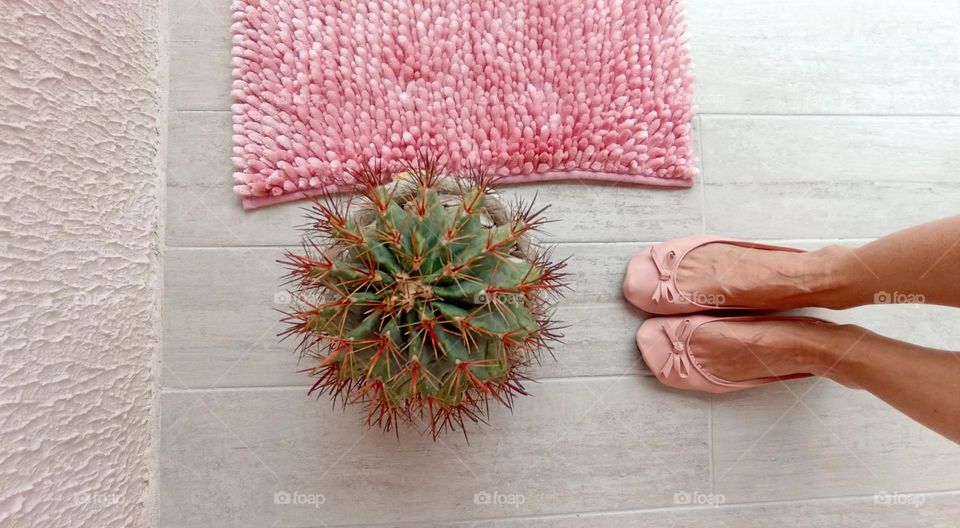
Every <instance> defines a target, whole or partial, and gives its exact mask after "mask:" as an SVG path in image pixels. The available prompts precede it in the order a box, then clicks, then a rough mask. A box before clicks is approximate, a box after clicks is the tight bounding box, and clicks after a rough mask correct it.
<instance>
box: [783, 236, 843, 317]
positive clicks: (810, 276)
mask: <svg viewBox="0 0 960 528" xmlns="http://www.w3.org/2000/svg"><path fill="white" fill-rule="evenodd" d="M854 259H855V256H854V255H853V253H852V252H851V250H850V249H849V248H846V247H843V246H827V247H824V248H820V249H817V250H815V251H809V252H806V253H800V254H797V272H796V287H797V294H796V296H795V297H794V298H793V299H792V301H793V302H792V304H793V306H792V307H794V308H801V307H820V308H833V309H842V308H849V307H852V306H855V305H856V303H851V301H850V300H849V299H848V297H849V294H848V290H849V288H850V286H851V284H852V282H853V276H852V274H851V272H850V270H851V260H854Z"/></svg>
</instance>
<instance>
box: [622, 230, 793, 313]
mask: <svg viewBox="0 0 960 528" xmlns="http://www.w3.org/2000/svg"><path fill="white" fill-rule="evenodd" d="M711 243H723V244H733V245H736V246H743V247H748V248H754V249H767V250H771V251H789V252H792V253H803V250H800V249H795V248H789V247H781V246H769V245H766V244H757V243H755V242H746V241H743V240H734V239H730V238H721V237H717V236H713V235H693V236H688V237H684V238H677V239H674V240H668V241H666V242H662V243H660V244H657V245H655V246H652V247H648V248H646V249H644V250H642V251H640V252H639V253H637V254H636V255H634V256H633V258H631V259H630V262H629V264H627V274H626V277H624V279H623V296H624V297H625V298H626V299H627V300H628V301H630V303H631V304H633V305H634V306H636V307H637V308H640V309H641V310H643V311H645V312H650V313H655V314H659V315H673V314H682V313H693V312H699V311H702V310H717V309H723V310H751V309H754V308H752V307H750V306H731V305H727V304H725V303H724V302H723V296H722V295H712V294H701V293H694V294H685V293H684V292H682V291H681V290H680V288H679V287H678V286H677V268H679V267H680V263H681V262H682V261H683V257H685V256H687V253H690V252H691V251H693V250H694V249H696V248H698V247H700V246H703V245H705V244H711Z"/></svg>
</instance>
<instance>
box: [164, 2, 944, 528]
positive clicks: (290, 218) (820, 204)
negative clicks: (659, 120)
mask: <svg viewBox="0 0 960 528" xmlns="http://www.w3.org/2000/svg"><path fill="white" fill-rule="evenodd" d="M687 5H688V18H689V29H688V32H689V35H690V40H691V48H692V52H693V55H694V60H695V63H696V65H697V73H698V81H697V86H696V88H697V94H698V96H697V97H698V101H699V105H700V115H699V117H698V118H697V123H696V125H697V132H696V134H697V140H698V144H699V151H700V154H701V167H702V171H703V173H702V176H701V178H700V179H699V181H698V183H697V186H696V187H695V188H694V189H692V190H659V189H648V188H643V189H639V188H628V187H622V186H621V187H616V186H609V185H606V186H605V185H590V186H584V185H580V184H574V183H567V184H553V185H536V186H520V187H514V188H512V189H511V190H510V192H511V193H516V194H519V195H524V196H530V195H532V194H533V193H534V192H537V191H539V193H540V200H542V202H544V203H552V204H553V208H552V210H551V216H552V217H553V218H556V219H557V220H559V222H558V223H556V224H553V225H552V226H551V231H552V236H551V237H550V240H551V241H553V242H556V243H559V244H560V245H559V249H558V252H559V253H560V254H562V255H571V256H572V260H571V272H572V274H573V288H574V291H573V293H572V294H571V295H570V296H569V297H568V299H567V300H566V302H564V304H563V305H562V307H561V309H560V318H561V319H563V320H565V321H567V322H568V323H572V324H573V326H572V328H570V330H569V331H568V332H567V333H568V338H567V343H566V344H565V345H564V346H563V347H561V348H560V349H559V350H558V351H557V361H556V362H554V363H551V362H547V363H545V364H544V366H543V367H542V368H541V369H539V370H538V371H537V373H536V374H537V377H539V378H541V382H540V383H538V384H536V385H533V386H532V387H531V388H532V392H533V397H531V398H526V399H524V400H522V401H520V402H519V403H518V405H517V406H516V411H515V413H514V414H513V415H512V416H511V415H510V414H509V413H506V412H499V411H498V412H495V413H494V414H493V416H492V419H491V426H490V427H487V428H482V429H476V430H474V432H473V434H472V435H471V440H470V444H469V445H467V444H466V443H465V442H464V441H463V439H462V438H459V437H455V436H454V437H448V438H443V439H442V441H441V442H439V443H437V444H433V443H432V442H430V441H429V440H427V439H424V438H420V437H418V436H417V435H416V434H415V433H412V432H408V434H405V435H404V436H403V438H402V441H401V442H399V443H398V442H397V441H396V440H395V438H394V437H393V436H384V435H382V434H380V433H379V432H369V433H368V432H366V430H365V429H364V428H363V427H362V425H361V420H360V416H359V414H358V412H357V410H356V409H348V410H347V411H346V412H342V411H341V410H339V409H332V408H331V406H330V404H329V402H327V401H325V400H324V401H320V402H317V401H314V400H311V399H308V398H307V397H306V388H307V386H308V384H309V383H310V380H309V379H308V378H306V377H305V376H304V375H300V374H297V372H296V371H297V369H298V366H297V363H296V358H295V356H294V354H293V353H292V351H291V350H290V349H289V347H288V346H285V345H281V344H279V343H277V340H276V338H275V334H276V332H277V330H278V329H279V328H280V326H279V324H278V323H276V322H275V321H276V320H277V313H276V312H275V311H274V308H276V307H278V306H280V305H283V304H285V303H286V298H285V295H284V292H283V289H282V288H281V287H280V286H279V281H278V278H279V276H280V275H281V273H282V272H281V270H280V269H279V267H278V265H276V264H275V263H274V261H275V260H276V259H277V258H278V257H279V256H280V254H281V252H282V249H283V248H284V247H285V246H288V245H291V244H295V243H296V242H297V236H298V234H297V232H296V231H295V229H294V228H293V226H294V225H295V224H298V223H299V222H300V218H301V214H302V213H301V211H300V209H299V207H300V205H299V204H294V205H287V206H280V207H276V208H270V209H267V210H262V211H256V212H244V211H242V210H241V208H240V206H239V201H238V200H237V199H236V197H235V196H233V195H232V193H231V191H230V185H231V183H230V182H231V178H230V172H231V169H230V135H231V127H230V115H229V106H230V98H229V89H230V59H229V55H230V35H229V26H230V14H229V2H228V1H227V0H216V1H214V0H169V9H170V12H169V16H168V22H169V28H168V30H169V37H170V42H169V45H170V97H169V104H170V108H169V116H168V117H169V129H168V132H169V146H168V175H167V189H166V202H167V213H166V237H165V238H166V241H165V248H164V268H165V284H164V297H163V313H164V316H163V318H164V336H163V340H164V350H163V360H162V364H163V369H162V376H161V432H160V446H159V449H160V471H159V479H160V483H159V511H160V513H159V515H160V517H159V521H160V522H159V524H160V526H161V527H164V528H167V527H169V528H187V527H193V526H197V527H204V528H207V527H219V526H223V527H247V526H250V527H275V528H280V527H288V526H290V527H292V526H297V527H325V526H336V525H370V524H385V525H396V524H404V525H410V526H427V525H431V526H433V525H435V526H441V525H442V526H447V525H451V524H456V523H457V522H458V521H462V524H456V525H458V526H460V525H463V526H564V527H565V526H597V527H600V526H603V527H607V526H683V527H693V526H729V527H761V526H763V527H767V526H777V525H784V526H804V527H814V526H816V527H821V526H822V527H834V526H857V527H860V526H873V527H900V526H929V527H956V526H960V521H958V519H960V448H958V447H957V446H955V445H953V444H951V443H949V442H947V441H946V440H944V439H942V438H940V437H938V436H937V435H935V434H933V433H930V432H929V431H927V430H925V429H923V428H922V427H920V426H918V425H916V424H914V423H912V422H911V421H910V420H908V419H906V418H904V417H903V416H901V415H899V414H898V413H897V412H895V411H893V410H891V409H889V408H887V407H885V406H884V405H882V404H881V403H879V402H878V401H877V400H875V399H874V398H872V397H871V396H869V395H867V394H864V393H858V392H853V391H849V390H846V389H843V388H841V387H839V386H837V385H834V384H832V383H830V382H826V381H820V382H818V381H816V380H808V381H803V382H796V383H792V384H790V385H789V386H770V387H765V388H762V389H759V390H754V391H749V392H743V393H737V394H731V395H724V396H715V397H711V396H707V395H691V394H687V393H678V392H674V391H671V390H668V389H665V388H662V387H660V386H659V385H658V384H657V383H656V381H655V380H653V379H652V378H651V377H649V374H648V373H647V372H646V370H645V369H644V368H643V367H642V365H641V364H640V363H639V362H638V359H639V358H638V355H637V353H636V352H635V348H634V345H633V341H632V336H633V333H634V331H635V329H636V327H637V326H638V325H639V323H640V322H641V320H642V318H643V315H642V314H641V313H640V312H638V311H636V310H634V309H632V308H631V307H629V306H628V305H627V304H626V303H624V301H622V299H621V298H620V295H619V283H620V280H621V277H622V273H623V266H624V263H625V261H626V259H627V258H628V257H629V255H631V254H632V253H633V252H635V251H636V250H637V249H639V248H641V247H643V246H644V245H647V244H649V243H653V242H657V241H660V240H664V239H668V238H672V237H676V236H682V235H686V234H690V233H695V232H703V231H709V232H714V233H722V234H728V235H732V236H738V237H750V238H755V239H760V240H768V241H789V242H790V243H793V244H796V245H799V246H803V247H811V248H812V247H817V246H820V245H823V244H827V243H837V242H839V243H845V244H859V243H862V242H864V241H866V240H869V239H872V238H875V237H877V236H880V235H882V234H884V233H887V232H889V231H891V230H896V229H899V228H903V227H906V226H909V225H912V224H915V223H919V222H923V221H927V220H932V219H935V218H938V217H942V216H946V215H949V214H956V213H957V212H958V211H960V148H958V147H960V2H958V1H957V0H927V1H925V2H922V3H920V2H917V3H909V4H908V3H903V2H899V1H896V2H895V1H893V0H847V1H843V2H837V1H835V0H805V1H781V2H769V1H768V0H728V1H724V2H720V1H708V0H688V2H687ZM817 315H822V316H825V317H828V318H832V319H834V320H837V321H850V322H856V323H858V324H863V325H865V326H868V327H870V328H872V329H874V330H876V331H879V332H881V333H884V334H886V335H890V336H891V337H895V338H899V339H907V340H911V341H915V342H918V343H920V344H924V345H928V346H936V347H940V348H953V349H957V348H960V325H957V324H956V321H957V320H958V318H960V312H957V311H953V310H948V309H944V308H937V307H919V306H900V307H894V306H878V307H867V308H860V309H856V310H851V311H847V312H828V311H820V312H819V313H817ZM283 491H286V492H290V493H298V494H300V495H299V496H300V497H313V499H314V502H319V501H320V497H321V496H322V502H323V503H322V504H300V505H296V504H291V505H283V504H276V503H275V500H274V499H275V494H276V493H278V492H283ZM478 494H479V495H478ZM484 494H489V496H491V497H499V498H500V499H499V500H498V501H491V502H494V503H495V502H508V504H482V502H483V501H482V500H479V501H478V500H475V499H476V498H477V497H481V498H482V497H485V496H486V495H484ZM302 500H304V501H306V500H308V499H306V498H304V499H302ZM478 502H481V504H478ZM718 503H722V504H720V505H719V507H716V506H717V504H718Z"/></svg>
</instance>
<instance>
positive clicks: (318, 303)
mask: <svg viewBox="0 0 960 528" xmlns="http://www.w3.org/2000/svg"><path fill="white" fill-rule="evenodd" d="M352 176H353V177H354V178H355V179H356V181H357V182H358V186H357V187H358V191H359V195H358V196H356V197H354V198H352V199H336V198H333V197H330V196H328V197H326V198H324V199H322V200H315V201H314V205H315V206H314V208H313V213H312V215H311V222H310V223H309V224H308V225H307V226H306V233H305V235H304V243H303V251H302V252H300V253H294V252H287V254H286V256H285V257H286V258H285V260H284V261H283V262H284V263H285V264H286V265H287V266H288V267H289V268H290V279H291V283H292V284H293V285H294V291H293V292H292V293H293V294H294V295H293V297H294V298H295V299H296V304H297V306H296V307H295V309H294V310H293V311H292V312H291V313H288V314H286V315H287V316H286V318H285V321H286V322H288V323H289V324H290V325H291V326H290V327H289V328H288V329H287V330H286V332H285V333H286V334H291V335H299V336H300V337H301V341H300V350H301V353H302V354H303V356H305V357H309V358H310V359H311V360H312V361H315V364H314V365H312V366H311V367H310V368H308V369H307V371H308V372H309V373H311V374H312V375H314V376H316V378H317V380H316V383H314V385H313V387H312V388H311V389H310V392H311V393H313V392H317V393H319V394H324V393H327V394H332V395H333V397H334V398H335V399H338V400H340V401H342V402H343V403H363V404H366V406H367V423H368V424H369V425H371V426H380V427H382V428H383V429H385V430H390V429H391V428H393V429H396V427H397V425H398V423H399V422H401V421H412V422H419V421H421V420H422V421H424V422H426V423H427V424H428V428H429V430H430V431H431V432H432V434H433V437H434V439H436V437H437V435H438V434H439V433H440V432H441V431H443V430H446V429H460V430H463V426H464V421H465V419H466V420H470V421H474V422H476V421H483V420H484V418H485V414H486V411H487V409H488V407H487V405H488V403H489V401H490V399H494V400H497V401H499V402H500V403H502V404H504V405H506V406H508V407H510V406H511V405H512V402H513V397H514V396H515V395H517V394H526V392H525V391H524V389H523V386H522V383H521V382H522V381H523V380H525V379H527V378H526V376H525V374H524V371H525V368H526V367H527V366H528V365H530V363H531V361H533V360H536V361H539V357H540V353H541V352H542V351H549V350H550V346H549V345H550V343H551V342H552V341H555V340H556V339H558V338H559V337H560V336H559V334H558V333H557V327H556V325H555V323H554V322H553V321H552V320H551V306H552V301H553V300H554V295H553V294H555V293H556V292H557V291H558V290H560V289H561V288H562V287H563V286H564V285H563V276H564V274H563V273H562V269H563V267H564V262H557V263H551V262H550V258H549V253H548V252H547V251H545V250H543V249H542V248H541V247H540V246H539V245H538V244H537V243H536V242H535V241H534V240H533V238H532V237H531V235H532V234H533V233H534V232H535V231H536V230H537V229H538V228H539V227H540V226H541V225H542V224H543V223H544V219H543V217H542V213H543V211H544V210H545V209H546V208H543V209H539V210H535V209H534V208H533V207H532V204H527V205H525V204H523V203H518V204H516V205H515V206H514V207H512V208H510V209H511V211H508V210H507V208H506V207H504V206H503V204H502V203H501V201H500V200H499V198H498V197H497V195H496V193H495V192H494V191H493V190H492V188H491V184H492V180H491V179H490V178H488V177H486V176H485V175H483V174H481V173H478V172H474V173H472V174H470V175H466V176H465V177H462V178H458V179H454V178H452V177H450V176H447V175H443V174H441V171H440V169H439V163H438V162H437V160H435V159H428V158H421V159H420V160H419V161H418V162H416V163H415V164H411V165H410V166H409V167H407V170H406V172H404V173H402V174H400V175H399V176H397V177H395V178H393V181H392V182H390V181H389V180H390V175H389V174H388V173H386V172H385V171H383V170H381V169H379V168H365V169H363V170H359V171H353V172H352Z"/></svg>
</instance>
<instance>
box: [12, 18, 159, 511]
mask: <svg viewBox="0 0 960 528" xmlns="http://www.w3.org/2000/svg"><path fill="white" fill-rule="evenodd" d="M158 11H159V9H158V0H112V1H111V0H107V1H104V0H70V1H69V2H66V1H62V0H29V1H24V0H0V526H2V527H4V528H6V527H13V528H20V527H34V526H36V527H43V526H95V527H114V526H117V527H128V526H131V527H136V526H143V525H147V524H149V521H150V513H149V511H150V500H149V497H150V495H151V493H150V491H149V489H150V488H149V471H150V467H151V464H150V462H149V461H150V457H151V454H150V439H151V436H152V435H151V433H152V429H153V424H154V420H153V416H152V409H153V400H154V381H153V379H154V367H153V362H154V357H155V352H156V349H157V339H158V332H157V323H156V322H157V319H158V314H157V313H156V311H157V306H158V305H157V302H156V298H157V284H158V266H159V255H158V250H157V248H158V247H159V243H158V239H157V233H158V230H157V222H158V184H159V177H158V174H159V169H158V161H157V160H158V159H159V145H160V134H159V130H160V124H159V121H158V119H159V116H160V105H161V98H160V94H161V91H160V83H159V81H158V68H157V65H158V49H159V43H158V31H157V24H158V19H159V17H158Z"/></svg>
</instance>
